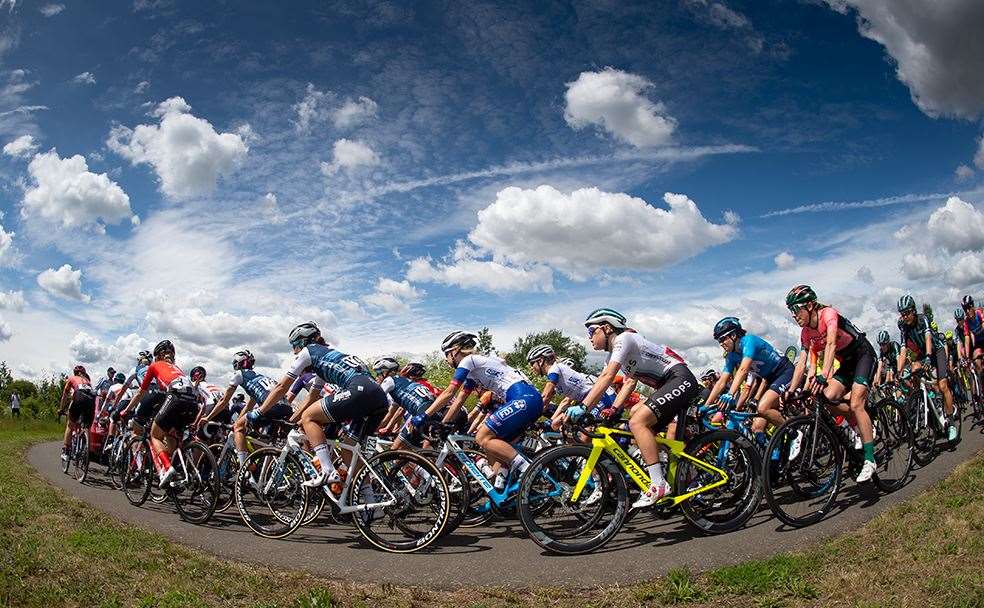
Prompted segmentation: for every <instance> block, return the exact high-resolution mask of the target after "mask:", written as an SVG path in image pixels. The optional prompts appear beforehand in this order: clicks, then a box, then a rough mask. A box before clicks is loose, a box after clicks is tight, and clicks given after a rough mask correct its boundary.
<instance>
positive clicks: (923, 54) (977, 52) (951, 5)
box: [827, 0, 984, 119]
mask: <svg viewBox="0 0 984 608" xmlns="http://www.w3.org/2000/svg"><path fill="white" fill-rule="evenodd" d="M827 3H828V4H829V5H831V6H832V7H833V8H835V9H836V10H839V11H841V12H844V10H845V8H846V7H850V8H853V9H854V10H856V11H857V14H858V30H859V31H860V33H861V35H862V36H864V37H865V38H870V39H871V40H874V41H876V42H878V43H880V44H882V45H883V46H884V47H885V50H886V51H887V52H888V54H889V55H891V57H892V59H894V60H895V63H896V75H897V76H898V79H899V80H901V81H902V82H903V83H905V84H906V85H907V86H908V87H909V91H910V93H911V94H912V100H913V102H915V104H916V105H917V106H919V108H920V109H921V110H922V111H923V112H925V113H926V114H928V115H929V116H933V117H936V116H955V117H959V118H967V119H974V118H977V117H978V116H980V115H981V114H982V112H984V78H981V77H980V75H981V74H982V73H984V36H981V35H980V34H981V29H982V28H984V2H981V1H980V0H948V1H946V2H930V3H927V2H924V1H923V0H892V1H891V2H884V1H883V0H827Z"/></svg>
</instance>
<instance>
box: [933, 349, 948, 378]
mask: <svg viewBox="0 0 984 608" xmlns="http://www.w3.org/2000/svg"><path fill="white" fill-rule="evenodd" d="M930 359H931V360H932V361H933V367H935V368H936V379H937V380H946V379H947V377H948V376H949V375H950V366H949V365H947V361H946V351H944V350H943V349H942V348H937V349H936V350H935V351H933V354H932V355H931V356H930Z"/></svg>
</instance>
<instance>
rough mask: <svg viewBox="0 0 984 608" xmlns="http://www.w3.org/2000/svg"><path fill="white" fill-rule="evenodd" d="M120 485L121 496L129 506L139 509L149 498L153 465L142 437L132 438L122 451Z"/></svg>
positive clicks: (152, 480)
mask: <svg viewBox="0 0 984 608" xmlns="http://www.w3.org/2000/svg"><path fill="white" fill-rule="evenodd" d="M123 458H124V459H125V460H124V462H123V465H122V466H123V470H122V473H121V475H122V484H123V494H124V495H125V496H126V499H127V500H128V501H129V502H130V504H131V505H134V506H136V507H139V506H140V505H142V504H143V503H144V502H146V501H147V497H148V496H150V486H151V485H153V483H154V463H153V461H152V459H151V456H150V446H148V445H147V442H146V441H144V439H143V437H132V438H131V439H130V440H129V441H127V443H126V447H125V448H124V449H123Z"/></svg>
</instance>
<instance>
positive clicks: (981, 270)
mask: <svg viewBox="0 0 984 608" xmlns="http://www.w3.org/2000/svg"><path fill="white" fill-rule="evenodd" d="M946 279H947V282H948V283H949V284H950V285H952V286H953V287H957V288H966V287H971V286H974V285H978V284H980V283H984V255H982V254H981V253H979V252H970V253H964V254H961V255H960V256H958V257H957V259H956V260H955V261H954V262H953V263H951V264H950V267H949V271H948V272H947V274H946Z"/></svg>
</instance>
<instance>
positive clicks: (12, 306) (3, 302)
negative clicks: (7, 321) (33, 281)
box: [0, 291, 27, 312]
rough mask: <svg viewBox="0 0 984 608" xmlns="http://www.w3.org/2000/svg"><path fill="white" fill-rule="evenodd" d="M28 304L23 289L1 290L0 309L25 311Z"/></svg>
mask: <svg viewBox="0 0 984 608" xmlns="http://www.w3.org/2000/svg"><path fill="white" fill-rule="evenodd" d="M26 305H27V302H26V301H25V300H24V292H23V291H0V309H2V310H12V311H14V312H23V311H24V307H25V306H26Z"/></svg>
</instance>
